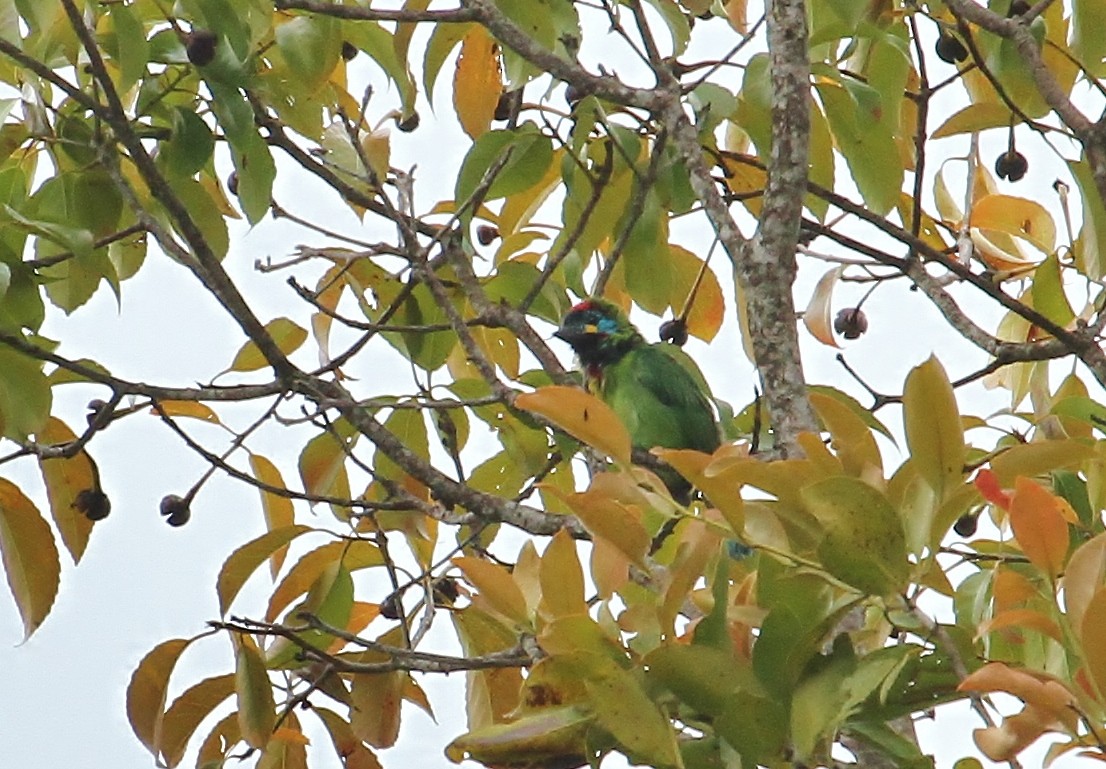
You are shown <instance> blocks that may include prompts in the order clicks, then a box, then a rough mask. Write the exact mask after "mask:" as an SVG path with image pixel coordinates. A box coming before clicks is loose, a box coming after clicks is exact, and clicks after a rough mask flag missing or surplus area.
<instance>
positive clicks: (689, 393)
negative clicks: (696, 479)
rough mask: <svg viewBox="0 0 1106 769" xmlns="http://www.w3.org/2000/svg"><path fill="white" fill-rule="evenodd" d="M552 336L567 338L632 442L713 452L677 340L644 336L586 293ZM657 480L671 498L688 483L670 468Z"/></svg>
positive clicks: (703, 404) (689, 365)
mask: <svg viewBox="0 0 1106 769" xmlns="http://www.w3.org/2000/svg"><path fill="white" fill-rule="evenodd" d="M557 336H558V337H560V338H561V339H564V340H565V341H566V342H568V343H569V344H571V345H572V347H573V349H574V350H575V351H576V354H577V356H578V357H579V359H580V363H581V364H582V365H583V367H584V372H585V375H586V376H587V378H588V380H589V383H590V384H591V386H592V388H593V389H594V390H595V392H596V393H597V394H598V395H599V397H600V398H602V399H603V401H604V402H605V403H607V405H609V406H610V407H611V408H612V409H613V410H614V412H615V413H616V414H617V415H618V416H619V418H620V419H621V420H622V421H623V423H624V424H625V425H626V429H627V430H628V431H629V433H630V441H631V443H632V444H633V446H634V448H637V449H643V450H648V449H651V448H654V447H656V446H661V447H664V448H670V449H696V450H698V451H703V452H707V453H710V452H713V451H714V450H715V449H716V448H718V445H719V435H718V425H717V423H716V422H715V419H714V412H713V410H712V408H711V404H710V399H709V398H708V396H707V393H706V382H705V380H704V379H703V376H702V374H701V373H700V372H699V370H698V368H697V367H696V366H695V363H694V362H693V361H692V360H691V358H690V357H688V356H687V354H686V353H684V352H683V350H681V349H679V348H678V347H676V346H674V345H671V344H666V343H658V344H648V343H647V342H646V341H645V339H644V338H643V337H642V336H641V334H640V333H638V331H637V329H636V328H634V326H633V325H632V324H631V323H630V322H629V320H627V318H626V316H625V315H624V314H623V313H622V311H621V310H619V309H618V307H616V306H615V305H613V304H611V303H610V302H607V301H604V300H601V299H590V300H587V301H585V302H581V303H580V304H578V305H576V307H574V308H572V310H571V311H570V312H569V313H568V314H567V315H566V316H565V318H564V320H563V321H562V323H561V327H560V329H559V330H558V331H557ZM661 480H663V481H664V483H665V485H666V486H668V490H669V491H670V492H671V493H672V496H673V497H674V498H676V499H682V500H686V499H687V496H688V493H689V492H690V489H691V485H690V484H689V483H688V482H687V481H685V480H684V479H683V477H681V476H680V475H679V474H678V473H676V472H675V471H673V470H665V471H662V473H661Z"/></svg>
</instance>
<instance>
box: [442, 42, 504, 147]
mask: <svg viewBox="0 0 1106 769" xmlns="http://www.w3.org/2000/svg"><path fill="white" fill-rule="evenodd" d="M502 93H503V77H502V75H501V73H500V68H499V46H498V45H497V44H496V42H495V41H494V40H493V39H492V37H491V35H489V34H488V32H487V31H486V30H485V29H484V28H483V27H482V26H480V25H478V24H474V25H472V26H471V27H470V28H469V31H468V33H467V34H466V35H465V38H464V40H462V41H461V56H460V57H459V58H458V59H457V71H456V73H455V74H454V77H453V107H454V109H455V110H456V111H457V119H458V120H459V121H460V123H461V128H463V129H464V131H465V133H467V134H468V135H469V136H470V137H472V138H473V139H477V138H479V137H480V136H481V134H483V133H484V132H486V131H487V130H488V128H489V126H491V124H492V118H493V116H494V115H495V106H496V104H498V103H499V97H500V95H501V94H502Z"/></svg>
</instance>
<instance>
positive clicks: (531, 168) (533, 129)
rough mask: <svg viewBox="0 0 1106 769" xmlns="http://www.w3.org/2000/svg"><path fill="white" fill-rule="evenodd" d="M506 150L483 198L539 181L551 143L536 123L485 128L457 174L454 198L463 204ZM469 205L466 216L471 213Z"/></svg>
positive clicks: (549, 157)
mask: <svg viewBox="0 0 1106 769" xmlns="http://www.w3.org/2000/svg"><path fill="white" fill-rule="evenodd" d="M508 152H509V153H510V155H509V156H507V157H508V159H507V161H506V163H505V164H504V165H503V167H502V168H501V169H500V170H499V172H498V173H497V174H496V176H495V177H494V181H493V182H492V183H491V186H490V187H488V193H487V195H486V196H485V198H484V199H485V200H486V201H487V200H497V199H499V198H505V197H509V196H511V195H516V194H518V193H520V192H524V191H526V190H528V189H530V188H531V187H533V186H534V185H535V184H537V183H538V182H540V181H541V180H542V178H543V177H544V176H545V173H546V171H547V170H548V169H549V165H550V163H552V162H553V143H552V141H550V139H549V137H547V136H545V135H543V134H542V133H541V131H540V130H539V129H538V127H537V126H536V125H534V124H533V123H530V122H526V123H523V124H522V125H520V126H519V127H518V128H516V129H514V130H503V129H497V130H493V131H488V132H486V133H484V134H482V135H481V136H480V138H479V139H477V140H476V141H475V142H473V145H472V148H471V149H470V150H469V152H468V154H467V155H466V156H465V160H464V162H463V163H462V164H461V171H460V172H459V173H458V174H457V187H456V191H455V192H454V200H455V201H456V202H457V205H461V204H463V203H466V202H467V201H468V200H469V198H470V197H471V196H472V193H473V191H474V190H475V189H476V187H477V186H478V185H479V184H480V183H481V182H482V181H483V180H484V177H485V175H486V174H487V173H488V171H489V169H490V168H491V166H492V165H494V164H495V163H496V162H497V161H498V160H500V159H501V158H503V157H504V156H505V155H506V153H508ZM472 213H473V212H472V210H471V207H470V209H469V211H468V218H471V216H472Z"/></svg>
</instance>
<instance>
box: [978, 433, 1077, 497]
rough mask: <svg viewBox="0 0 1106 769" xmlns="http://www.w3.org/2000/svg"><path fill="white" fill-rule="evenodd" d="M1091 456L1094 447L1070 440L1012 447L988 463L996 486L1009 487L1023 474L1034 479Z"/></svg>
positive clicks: (1039, 442)
mask: <svg viewBox="0 0 1106 769" xmlns="http://www.w3.org/2000/svg"><path fill="white" fill-rule="evenodd" d="M1092 456H1094V448H1093V447H1092V446H1091V445H1089V444H1087V443H1086V442H1084V441H1077V440H1071V439H1064V440H1057V441H1038V442H1035V443H1023V444H1020V445H1017V446H1013V447H1011V448H1009V449H1007V450H1006V451H1003V452H1002V453H1001V454H999V455H998V456H996V457H995V458H994V459H992V460H991V469H992V470H994V472H995V477H996V478H997V479H998V482H999V485H1000V486H1001V487H1003V488H1010V487H1011V486H1013V485H1014V480H1015V479H1016V478H1017V477H1018V476H1020V475H1024V476H1027V477H1033V476H1035V475H1040V474H1041V473H1048V472H1052V471H1053V470H1060V469H1062V468H1065V467H1071V466H1072V465H1076V464H1079V463H1080V462H1083V461H1084V460H1087V459H1090V458H1091V457H1092Z"/></svg>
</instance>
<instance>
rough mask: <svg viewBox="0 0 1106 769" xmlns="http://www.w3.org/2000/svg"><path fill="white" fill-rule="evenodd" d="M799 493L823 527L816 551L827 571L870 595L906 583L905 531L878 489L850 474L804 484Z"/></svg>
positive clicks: (893, 510) (896, 513) (879, 593)
mask: <svg viewBox="0 0 1106 769" xmlns="http://www.w3.org/2000/svg"><path fill="white" fill-rule="evenodd" d="M801 496H802V499H803V502H804V504H805V505H806V507H807V509H808V511H809V512H810V513H811V514H813V515H814V517H815V518H817V519H818V522H819V523H820V524H822V527H823V528H824V529H825V536H824V537H823V539H822V541H821V543H820V544H819V545H818V556H819V558H820V559H821V561H822V564H823V565H824V566H825V567H826V570H827V571H828V572H829V573H830V574H832V575H833V576H835V577H837V578H838V579H840V580H842V581H843V582H846V583H848V584H850V585H852V586H853V587H856V588H858V589H859V590H861V591H862V592H865V593H868V594H870V595H887V594H889V593H894V592H897V591H899V590H901V589H902V588H904V587H905V586H906V583H907V580H908V579H909V578H910V564H909V562H908V561H907V559H906V535H905V534H904V533H903V528H902V522H901V521H900V520H899V514H898V512H897V511H896V510H895V509H894V508H893V507H891V504H890V503H889V502H888V501H887V498H886V497H885V496H883V494H881V493H880V492H879V491H877V490H876V489H874V488H872V487H871V486H869V485H868V484H866V483H864V482H863V481H860V480H857V479H855V478H843V477H832V478H827V479H825V480H822V481H818V482H817V483H814V484H812V485H810V486H807V487H805V488H804V489H803V490H802V492H801Z"/></svg>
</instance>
